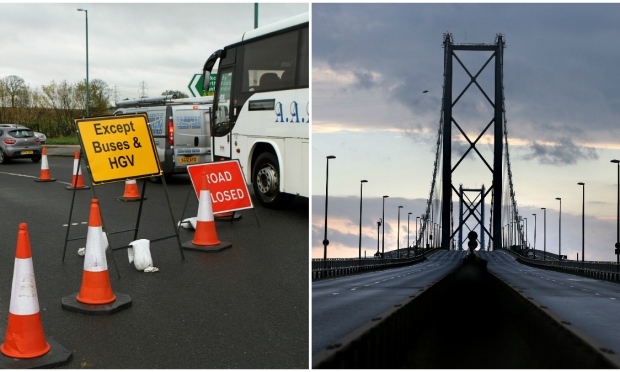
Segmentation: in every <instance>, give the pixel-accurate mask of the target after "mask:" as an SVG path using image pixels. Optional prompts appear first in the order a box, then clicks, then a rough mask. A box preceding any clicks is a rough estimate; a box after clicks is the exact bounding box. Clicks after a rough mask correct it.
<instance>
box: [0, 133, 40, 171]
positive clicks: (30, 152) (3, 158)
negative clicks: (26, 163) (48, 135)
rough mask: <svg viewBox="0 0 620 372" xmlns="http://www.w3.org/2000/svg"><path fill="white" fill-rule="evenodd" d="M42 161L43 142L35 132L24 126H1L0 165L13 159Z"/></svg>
mask: <svg viewBox="0 0 620 372" xmlns="http://www.w3.org/2000/svg"><path fill="white" fill-rule="evenodd" d="M24 158H28V159H31V160H32V161H33V162H35V163H37V162H39V161H40V160H41V141H40V140H39V137H37V136H35V134H34V132H33V131H32V130H31V129H29V128H26V127H22V126H6V125H0V163H2V164H5V163H7V162H9V161H10V160H11V159H24Z"/></svg>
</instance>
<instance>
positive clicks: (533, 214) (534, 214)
mask: <svg viewBox="0 0 620 372" xmlns="http://www.w3.org/2000/svg"><path fill="white" fill-rule="evenodd" d="M532 216H534V249H533V251H534V259H536V213H532Z"/></svg>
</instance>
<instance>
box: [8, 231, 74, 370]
mask: <svg viewBox="0 0 620 372" xmlns="http://www.w3.org/2000/svg"><path fill="white" fill-rule="evenodd" d="M0 352H1V353H2V358H0V367H1V368H22V367H29V368H34V367H45V366H52V365H58V364H62V363H64V362H66V361H68V360H69V359H70V358H71V353H70V352H69V351H68V350H66V349H65V348H63V347H62V346H60V345H59V344H58V343H56V342H54V341H52V342H50V343H48V342H47V340H46V339H45V333H44V332H43V322H42V321H41V313H40V311H39V299H38V296H37V284H36V282H35V278H34V267H33V264H32V252H31V250H30V237H29V236H28V226H27V225H26V224H25V223H20V224H19V232H18V233H17V248H16V250H15V265H14V269H13V286H12V290H11V302H10V305H9V321H8V325H7V328H6V337H5V338H4V343H3V344H2V345H1V346H0Z"/></svg>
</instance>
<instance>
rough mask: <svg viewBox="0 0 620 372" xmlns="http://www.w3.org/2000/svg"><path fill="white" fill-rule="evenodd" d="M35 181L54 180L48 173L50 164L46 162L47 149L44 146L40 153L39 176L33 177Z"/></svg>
mask: <svg viewBox="0 0 620 372" xmlns="http://www.w3.org/2000/svg"><path fill="white" fill-rule="evenodd" d="M35 181H36V182H54V181H56V179H55V178H52V175H51V173H50V166H49V164H48V162H47V149H46V148H45V147H44V148H43V152H42V154H41V173H40V174H39V178H36V179H35Z"/></svg>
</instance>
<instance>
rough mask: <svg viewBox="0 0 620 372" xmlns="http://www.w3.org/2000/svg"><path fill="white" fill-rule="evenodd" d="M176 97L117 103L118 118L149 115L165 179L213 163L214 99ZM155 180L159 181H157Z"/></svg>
mask: <svg viewBox="0 0 620 372" xmlns="http://www.w3.org/2000/svg"><path fill="white" fill-rule="evenodd" d="M171 97H172V96H161V97H154V98H143V99H140V100H125V101H119V102H116V106H117V107H119V108H118V109H117V110H116V111H115V112H114V115H123V114H136V113H146V114H147V116H148V121H149V125H150V127H151V132H152V133H153V140H154V141H155V146H156V147H157V154H158V156H159V161H160V163H161V168H162V170H163V173H164V176H165V177H170V176H171V175H173V174H175V173H187V166H188V165H192V164H201V163H210V162H211V160H212V156H211V133H210V117H211V116H210V112H211V107H212V102H213V99H212V97H198V98H181V99H173V98H171ZM154 181H156V180H155V179H154Z"/></svg>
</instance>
